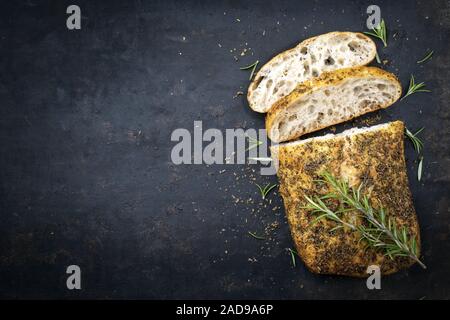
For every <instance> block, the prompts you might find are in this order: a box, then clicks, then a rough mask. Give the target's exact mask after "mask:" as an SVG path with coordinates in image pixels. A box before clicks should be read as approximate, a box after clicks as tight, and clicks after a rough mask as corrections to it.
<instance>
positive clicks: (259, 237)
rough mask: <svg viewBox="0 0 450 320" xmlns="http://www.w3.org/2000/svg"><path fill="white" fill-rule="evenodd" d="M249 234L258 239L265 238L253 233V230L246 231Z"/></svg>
mask: <svg viewBox="0 0 450 320" xmlns="http://www.w3.org/2000/svg"><path fill="white" fill-rule="evenodd" d="M248 234H249V235H251V236H252V237H253V238H255V239H258V240H266V238H264V237H261V236H257V235H256V234H254V233H253V232H251V231H249V232H248Z"/></svg>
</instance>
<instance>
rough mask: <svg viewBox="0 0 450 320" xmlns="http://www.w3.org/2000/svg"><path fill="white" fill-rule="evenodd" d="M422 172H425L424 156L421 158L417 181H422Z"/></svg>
mask: <svg viewBox="0 0 450 320" xmlns="http://www.w3.org/2000/svg"><path fill="white" fill-rule="evenodd" d="M422 171H423V156H422V157H420V160H419V165H418V166H417V181H420V180H422Z"/></svg>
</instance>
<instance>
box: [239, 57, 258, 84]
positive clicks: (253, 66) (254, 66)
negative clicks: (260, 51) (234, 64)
mask: <svg viewBox="0 0 450 320" xmlns="http://www.w3.org/2000/svg"><path fill="white" fill-rule="evenodd" d="M258 63H259V60H256V61H255V62H253V63H252V64H251V65H248V66H246V67H241V68H239V69H241V70H249V69H251V70H252V72H251V73H250V78H249V79H248V80H252V78H253V74H254V73H255V70H256V67H257V66H258Z"/></svg>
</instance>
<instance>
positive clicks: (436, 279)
mask: <svg viewBox="0 0 450 320" xmlns="http://www.w3.org/2000/svg"><path fill="white" fill-rule="evenodd" d="M72 3H74V4H77V5H79V6H80V7H81V10H82V16H83V19H82V29H81V30H78V31H69V30H67V28H66V17H67V15H66V13H65V11H66V7H67V6H68V5H69V4H72ZM369 4H371V2H369V1H286V0H284V1H273V2H269V1H267V2H263V1H261V2H259V1H258V2H256V1H253V2H241V1H224V2H216V1H214V2H213V1H170V0H165V1H79V0H77V1H52V2H50V1H38V0H28V1H1V4H0V15H1V18H0V41H1V43H0V70H1V73H0V103H1V106H0V112H1V114H0V150H1V153H0V297H2V298H194V299H210V298H277V299H333V298H342V299H356V298H363V299H366V298H368V299H401V298H407V299H420V298H422V299H424V298H425V299H432V298H450V275H449V274H448V273H449V271H450V242H449V241H448V237H449V233H450V211H449V198H448V196H449V183H450V166H449V165H450V158H449V127H450V107H449V101H450V99H449V98H450V91H449V80H450V77H449V73H450V55H449V49H450V48H449V43H450V2H449V1H395V2H394V1H381V0H379V1H377V2H376V4H378V5H379V6H380V7H381V10H382V16H383V17H384V19H385V20H386V23H387V26H388V30H389V35H390V37H389V45H388V47H387V48H382V46H380V42H377V44H378V47H379V52H380V55H381V57H382V59H387V60H389V63H388V64H387V65H386V66H385V68H386V69H387V70H390V71H392V72H394V73H396V74H397V75H398V76H399V78H400V80H401V81H402V83H403V84H404V85H405V86H406V85H407V82H408V80H409V76H410V74H414V75H415V76H416V79H417V80H418V81H425V82H426V84H427V86H428V87H429V88H431V89H432V91H433V92H432V93H431V94H417V95H413V96H411V97H410V98H407V99H405V100H404V101H401V102H398V103H396V104H395V105H394V106H393V107H391V108H389V109H387V110H384V111H381V112H378V113H377V114H378V115H380V116H381V118H380V119H379V120H378V122H380V123H381V122H386V121H390V120H396V119H400V120H403V121H405V123H406V124H407V126H408V127H410V128H411V129H413V130H416V129H418V128H420V127H422V126H425V130H424V131H423V134H422V138H423V140H424V141H425V152H424V155H425V162H424V178H423V181H422V182H421V183H419V182H418V181H417V179H416V167H417V163H415V162H414V161H415V153H414V151H413V149H412V146H411V144H410V143H408V142H407V143H406V146H407V147H406V155H407V158H408V160H407V164H408V174H409V178H410V185H411V190H412V192H413V196H414V200H415V206H416V210H417V212H418V215H419V220H420V223H421V230H422V242H423V251H424V255H423V259H424V261H425V262H426V264H427V266H428V269H427V270H422V269H420V268H419V267H418V266H414V267H412V268H411V269H409V270H406V271H404V272H400V273H398V274H396V275H392V276H389V277H385V278H383V281H382V290H379V291H369V290H367V288H366V286H365V281H364V280H360V279H350V278H343V277H333V276H318V275H314V274H311V273H310V272H308V271H307V270H306V269H305V267H304V266H303V264H302V263H301V262H300V261H297V266H296V267H295V268H294V267H293V266H292V264H291V261H290V255H289V253H288V252H287V249H286V248H289V247H292V246H293V244H292V241H291V238H290V234H289V229H288V226H287V224H286V219H285V217H284V213H283V209H282V205H281V201H280V197H279V195H278V194H277V193H276V192H275V193H273V194H271V196H270V199H272V203H270V204H269V203H268V202H266V203H265V204H263V203H259V202H258V201H256V202H255V203H253V204H252V203H250V204H246V203H245V201H246V200H247V199H249V198H253V199H258V194H257V189H256V187H255V185H254V183H255V182H257V183H260V184H263V183H266V182H276V177H274V176H269V177H268V176H265V177H263V176H260V175H259V174H258V168H259V167H258V166H249V165H211V166H206V165H180V166H176V165H174V164H172V163H171V160H170V152H171V149H172V147H173V146H174V144H175V143H174V142H171V141H170V135H171V133H172V131H173V130H174V129H176V128H187V129H188V130H190V131H191V132H192V131H193V122H194V121H195V120H202V121H203V128H204V129H207V128H218V129H221V130H224V129H226V128H240V127H244V128H263V117H262V116H261V115H259V114H256V113H253V112H251V111H250V109H249V108H248V107H247V104H246V101H245V98H244V97H238V98H233V96H234V95H235V93H236V92H237V91H240V90H242V91H245V90H246V86H247V85H248V76H249V74H248V72H244V71H240V70H239V67H240V66H243V65H247V64H250V63H252V62H253V61H254V60H256V59H259V60H261V62H266V61H267V60H268V59H270V58H271V57H272V56H273V55H274V54H276V53H278V52H280V51H282V50H285V49H287V48H290V47H292V46H294V45H295V44H296V43H297V42H298V41H300V40H302V39H305V38H308V37H310V36H314V35H317V34H320V33H324V32H328V31H334V30H351V31H362V30H364V29H365V20H366V16H367V15H366V13H365V11H366V8H367V6H368V5H369ZM236 19H240V22H239V21H237V20H236ZM264 31H265V32H264ZM263 33H264V35H263ZM183 37H184V38H183ZM246 43H247V44H246ZM219 44H220V45H221V47H220V46H219ZM233 48H236V53H237V54H238V58H239V61H238V62H236V61H235V59H234V58H233V55H236V53H230V49H231V50H232V49H233ZM243 48H251V50H250V51H249V53H248V54H247V55H246V56H243V57H241V56H239V53H240V51H241V50H242V49H243ZM429 49H433V50H434V51H435V54H434V56H433V58H432V60H430V61H429V62H427V63H426V64H424V65H417V64H416V61H417V60H418V59H420V58H421V57H423V55H424V54H425V53H426V52H427V51H428V50H429ZM180 53H181V54H180ZM371 117H372V118H373V117H374V115H370V116H367V117H365V118H366V119H369V118H371ZM355 125H361V120H360V119H359V120H356V121H354V122H351V123H347V124H343V125H339V126H337V129H338V131H341V130H343V129H344V128H348V127H351V126H355ZM222 170H225V171H222ZM254 171H255V172H254ZM233 196H235V197H236V198H239V199H241V201H239V202H238V203H236V200H235V198H233ZM274 208H275V209H274ZM252 209H254V212H252ZM274 222H275V223H278V227H277V228H274V229H273V230H272V229H270V230H269V232H268V238H269V240H267V241H258V240H255V239H253V238H251V237H249V236H248V234H247V231H254V232H256V233H259V234H262V233H263V232H264V230H265V229H266V227H267V226H268V225H271V224H272V223H274ZM70 264H77V265H79V266H80V267H81V269H82V290H79V291H76V290H75V291H69V290H67V289H66V286H65V281H66V276H67V275H66V274H65V269H66V267H67V266H68V265H70Z"/></svg>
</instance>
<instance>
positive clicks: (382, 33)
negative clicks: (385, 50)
mask: <svg viewBox="0 0 450 320" xmlns="http://www.w3.org/2000/svg"><path fill="white" fill-rule="evenodd" d="M364 33H365V34H367V35H369V36H372V37H376V38H378V39H380V40H381V41H383V44H384V46H385V47H387V32H386V24H385V23H384V19H381V22H380V24H379V25H378V26H377V27H375V28H373V29H372V31H368V32H364Z"/></svg>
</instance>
